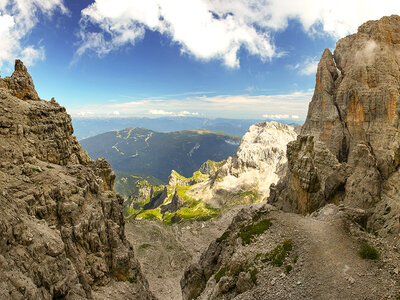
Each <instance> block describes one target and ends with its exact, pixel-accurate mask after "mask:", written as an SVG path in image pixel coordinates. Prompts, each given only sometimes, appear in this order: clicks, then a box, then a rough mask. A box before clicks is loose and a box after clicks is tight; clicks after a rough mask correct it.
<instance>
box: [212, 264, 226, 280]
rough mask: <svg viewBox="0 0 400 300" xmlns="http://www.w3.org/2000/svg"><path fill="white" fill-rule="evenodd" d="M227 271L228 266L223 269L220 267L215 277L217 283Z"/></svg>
mask: <svg viewBox="0 0 400 300" xmlns="http://www.w3.org/2000/svg"><path fill="white" fill-rule="evenodd" d="M226 271H227V269H226V267H222V268H221V269H219V271H218V272H217V273H215V275H214V279H215V281H216V282H217V283H218V282H219V281H220V280H221V278H222V277H224V276H225V274H226Z"/></svg>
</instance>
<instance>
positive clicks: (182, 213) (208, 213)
mask: <svg viewBox="0 0 400 300" xmlns="http://www.w3.org/2000/svg"><path fill="white" fill-rule="evenodd" d="M176 214H177V215H178V216H179V217H180V218H182V219H183V220H187V219H196V220H197V221H206V220H209V219H211V218H216V217H219V215H220V211H219V210H218V209H215V208H211V207H209V206H207V205H206V204H205V203H204V202H201V201H195V202H193V203H192V204H191V205H190V206H189V207H184V208H182V209H180V210H178V211H177V212H176Z"/></svg>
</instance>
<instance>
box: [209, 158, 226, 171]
mask: <svg viewBox="0 0 400 300" xmlns="http://www.w3.org/2000/svg"><path fill="white" fill-rule="evenodd" d="M207 162H208V164H209V165H210V167H211V168H213V169H215V170H216V169H219V168H221V167H222V166H223V165H224V164H225V162H226V161H225V160H221V161H218V162H217V161H213V160H207Z"/></svg>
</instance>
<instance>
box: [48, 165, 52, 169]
mask: <svg viewBox="0 0 400 300" xmlns="http://www.w3.org/2000/svg"><path fill="white" fill-rule="evenodd" d="M46 168H47V169H54V167H53V166H50V165H47V166H46Z"/></svg>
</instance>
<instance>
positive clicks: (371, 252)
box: [358, 243, 380, 259]
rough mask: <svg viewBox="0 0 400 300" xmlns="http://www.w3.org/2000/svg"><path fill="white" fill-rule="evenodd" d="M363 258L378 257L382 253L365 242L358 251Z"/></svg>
mask: <svg viewBox="0 0 400 300" xmlns="http://www.w3.org/2000/svg"><path fill="white" fill-rule="evenodd" d="M358 253H359V254H360V256H361V258H363V259H378V258H379V256H380V254H379V251H378V250H377V249H375V248H374V247H373V246H371V245H368V244H367V243H364V244H363V245H362V246H361V248H360V251H359V252H358Z"/></svg>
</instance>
